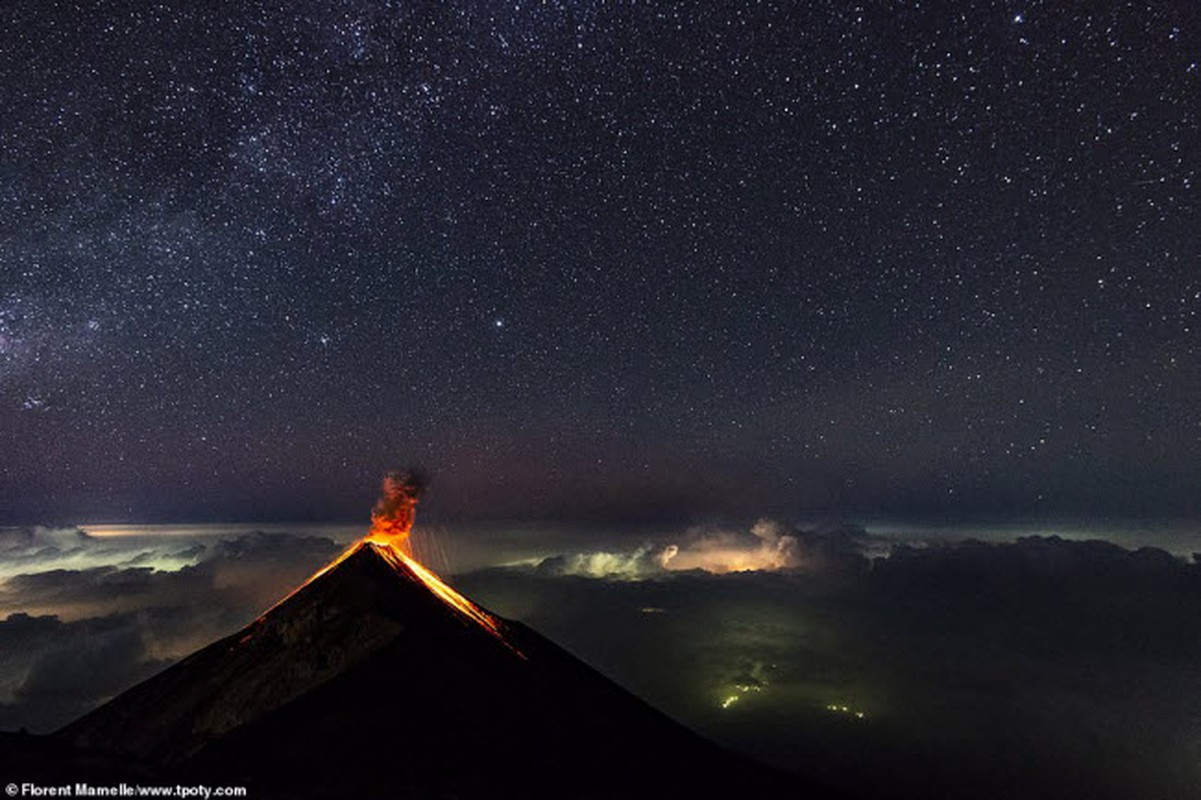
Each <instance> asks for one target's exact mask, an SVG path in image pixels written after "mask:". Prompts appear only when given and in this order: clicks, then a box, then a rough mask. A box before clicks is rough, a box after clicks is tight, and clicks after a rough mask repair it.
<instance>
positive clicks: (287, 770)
mask: <svg viewBox="0 0 1201 800" xmlns="http://www.w3.org/2000/svg"><path fill="white" fill-rule="evenodd" d="M55 736H56V737H58V738H59V739H61V740H65V741H67V742H70V743H72V744H73V745H75V746H77V747H80V748H85V749H87V750H91V751H100V752H108V753H113V754H116V755H120V756H123V757H132V758H136V759H138V760H139V761H140V762H143V763H150V764H156V765H161V766H160V769H161V771H162V773H161V774H162V775H163V776H170V777H172V778H181V779H183V778H186V779H189V780H194V781H199V782H204V783H208V784H214V783H221V784H225V785H245V786H247V787H249V789H250V792H251V796H252V797H254V798H263V797H279V798H284V797H288V798H296V797H311V798H326V797H330V798H332V797H339V798H343V797H390V798H397V797H422V798H426V797H445V798H451V797H454V798H494V797H495V798H519V797H520V798H543V797H548V798H549V797H555V798H564V797H578V798H585V797H587V798H610V797H611V798H619V797H620V798H629V797H714V798H716V797H723V798H726V797H730V796H737V797H792V798H797V797H829V796H830V794H829V793H828V792H825V791H823V790H820V789H817V788H815V787H810V786H805V785H801V784H798V783H797V782H795V781H793V780H792V779H791V778H786V777H784V776H781V775H779V774H777V773H774V772H771V771H769V770H767V769H766V768H762V767H759V766H758V765H755V764H753V763H751V762H749V761H746V760H744V759H742V758H741V757H739V756H736V755H734V754H732V753H729V752H728V751H725V750H723V749H721V748H719V747H717V746H716V745H714V744H712V743H710V742H708V741H706V740H704V739H702V738H700V737H698V736H696V735H695V734H693V733H692V732H690V731H688V730H687V729H686V728H684V727H683V726H681V725H679V724H678V723H676V722H674V721H672V720H671V719H669V718H667V717H666V716H664V715H663V714H661V713H659V712H658V711H656V710H654V709H653V708H651V707H650V706H649V705H647V704H645V703H643V702H642V701H641V700H639V699H637V698H636V697H634V696H633V695H631V694H629V693H628V692H626V691H625V690H623V689H622V688H620V687H619V686H617V685H616V684H614V683H612V682H611V681H609V680H608V679H606V678H604V677H603V676H602V675H600V674H599V673H597V672H596V671H594V670H593V669H591V668H590V667H588V666H587V665H585V664H584V663H583V662H581V661H579V660H578V659H576V658H575V657H573V656H572V655H570V654H569V653H567V652H566V651H564V650H562V649H561V648H559V647H557V646H556V645H554V644H553V643H551V642H550V641H548V640H547V639H545V638H543V637H542V636H540V635H538V634H537V633H535V632H534V631H532V630H530V629H529V628H526V627H525V626H523V625H521V624H520V623H515V622H510V621H506V620H503V619H501V618H499V617H496V616H494V615H492V614H490V613H489V612H487V611H486V610H484V609H482V608H480V607H479V606H476V605H474V604H473V603H471V602H470V601H468V600H466V599H465V598H463V597H462V596H461V595H459V594H458V593H456V592H454V590H453V589H450V588H449V587H447V586H446V585H445V584H442V583H441V581H439V580H438V579H437V577H436V576H433V575H432V573H429V572H428V571H426V570H425V569H424V568H423V567H421V566H420V564H418V563H416V562H414V561H412V560H411V559H409V558H408V557H406V556H404V555H402V554H401V552H400V551H399V550H397V549H395V548H393V547H392V546H390V545H387V544H379V543H373V542H360V543H359V544H357V545H355V546H353V547H352V548H350V549H349V550H348V551H347V552H346V553H344V554H343V555H342V556H341V557H340V558H339V559H338V560H336V561H335V562H334V563H333V564H331V565H330V566H329V567H327V568H326V569H325V570H323V571H322V572H319V573H318V574H317V575H315V576H314V577H313V578H312V579H310V580H309V581H308V582H306V583H305V584H304V585H302V586H301V587H300V588H299V589H297V590H296V591H294V592H293V593H292V594H291V595H289V596H288V597H286V598H284V599H283V600H282V601H280V603H278V604H277V605H276V606H275V607H274V608H272V609H270V610H269V611H268V612H266V613H265V614H264V615H263V616H261V617H260V618H259V619H258V620H256V621H255V622H253V623H252V624H251V625H249V626H247V627H246V628H244V629H243V630H241V631H239V632H238V633H235V634H234V635H232V636H230V637H228V638H225V639H222V640H220V641H217V642H215V643H213V644H212V645H209V646H208V647H206V648H204V649H202V650H199V651H198V652H196V653H195V654H193V655H192V656H190V657H188V658H186V659H185V660H183V661H181V662H180V663H178V664H176V665H175V666H173V667H171V668H169V669H167V670H166V671H164V672H162V673H160V674H159V675H157V676H155V677H153V678H151V679H149V680H147V681H145V682H143V683H141V684H139V685H137V686H135V687H133V688H132V689H130V690H129V691H127V692H125V693H124V694H122V695H120V696H118V697H117V698H115V699H113V700H112V701H110V702H109V703H107V704H105V705H104V706H101V707H100V708H98V709H96V710H95V711H93V712H91V713H89V714H87V715H86V716H84V717H82V718H80V719H79V720H77V721H75V722H74V723H72V724H70V725H68V726H67V727H66V728H64V729H62V730H61V731H59V732H58V733H56V734H55Z"/></svg>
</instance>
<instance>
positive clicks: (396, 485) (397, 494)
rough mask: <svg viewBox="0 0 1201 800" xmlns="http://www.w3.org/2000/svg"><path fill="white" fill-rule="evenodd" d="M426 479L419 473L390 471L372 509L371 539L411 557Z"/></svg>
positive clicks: (369, 537)
mask: <svg viewBox="0 0 1201 800" xmlns="http://www.w3.org/2000/svg"><path fill="white" fill-rule="evenodd" d="M425 484H426V480H425V477H424V476H423V475H421V473H419V472H417V471H416V470H400V471H395V472H389V473H388V474H387V475H385V476H384V482H383V485H382V487H381V492H380V497H379V500H377V501H375V508H373V509H372V510H371V533H370V534H369V535H368V537H367V538H368V539H370V540H371V541H375V542H380V543H383V544H390V545H393V546H394V547H398V548H400V549H401V550H402V551H403V552H405V553H406V554H411V548H410V545H409V533H410V532H411V531H412V530H413V520H414V518H415V517H416V515H417V501H418V499H420V497H421V493H422V492H423V491H424V490H425Z"/></svg>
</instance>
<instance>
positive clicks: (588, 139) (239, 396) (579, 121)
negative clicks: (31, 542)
mask: <svg viewBox="0 0 1201 800" xmlns="http://www.w3.org/2000/svg"><path fill="white" fill-rule="evenodd" d="M1102 6H1104V7H1102ZM1199 41H1201V40H1199V36H1198V18H1197V15H1196V12H1195V11H1194V10H1193V9H1191V8H1190V7H1189V4H1187V3H1175V4H1169V3H1163V4H1149V5H1140V4H1121V5H1116V4H1114V5H1112V6H1111V5H1107V4H1102V5H1097V6H1095V7H1094V6H1091V5H1090V6H1089V7H1088V9H1086V10H1081V8H1080V7H1074V8H1071V9H1069V8H1066V7H1063V6H1059V5H1056V4H1045V3H1037V2H1031V3H1000V2H998V3H983V2H967V3H947V4H940V3H922V4H917V3H913V4H900V3H892V4H866V5H862V6H855V5H854V4H850V3H841V2H828V3H798V4H776V3H762V4H755V5H754V6H753V7H751V4H744V3H730V4H667V3H651V4H642V3H637V4H635V3H595V2H578V3H577V2H558V3H532V2H517V3H508V4H504V5H500V4H492V3H476V2H465V3H448V4H435V3H393V2H367V0H343V1H340V2H295V3H263V2H258V3H237V4H234V3H230V4H228V5H227V6H226V7H225V8H224V9H223V10H222V9H219V8H218V7H217V6H213V5H212V4H195V3H174V2H162V3H154V4H151V3H141V2H128V3H103V4H100V3H94V4H93V3H85V4H67V3H60V2H48V1H47V0H37V1H34V0H18V2H11V3H6V4H5V6H4V8H3V10H0V43H2V44H0V100H2V103H3V108H4V114H3V115H0V437H2V438H0V516H3V517H5V518H10V519H11V520H13V521H42V520H52V519H66V520H69V521H88V520H92V521H95V520H103V519H131V520H138V519H141V520H167V519H182V518H195V519H202V518H207V519H240V518H245V519H249V518H300V517H338V516H362V513H363V509H364V508H369V506H370V498H371V495H372V493H373V491H374V485H375V482H376V480H377V479H378V475H379V474H381V472H382V471H383V470H384V469H385V468H387V467H390V466H393V465H395V464H397V463H421V464H423V465H424V466H425V467H426V469H427V470H428V471H429V472H430V473H431V474H432V475H433V476H434V491H432V493H431V498H430V510H431V512H432V513H433V514H434V516H437V514H438V513H439V509H441V510H442V513H447V512H449V511H450V510H453V511H454V513H459V514H465V515H469V516H470V515H502V516H503V515H519V516H520V515H525V516H533V515H579V516H601V515H613V516H632V517H645V516H657V515H688V514H696V513H761V512H762V513H776V512H783V511H807V512H837V513H851V514H853V513H880V514H902V515H903V514H924V515H951V516H954V515H971V514H978V513H990V514H1000V515H1021V516H1034V517H1037V516H1039V515H1041V514H1047V515H1054V514H1060V515H1062V514H1111V515H1140V514H1152V513H1154V514H1164V515H1169V516H1171V515H1191V514H1196V513H1197V512H1199V511H1201V499H1199V497H1198V495H1197V493H1196V485H1197V479H1198V477H1199V475H1198V466H1197V465H1198V464H1201V416H1199V413H1198V411H1197V408H1201V403H1198V401H1197V398H1198V397H1201V378H1199V376H1201V369H1199V366H1201V365H1199V364H1198V355H1199V351H1198V319H1197V314H1198V309H1199V308H1201V263H1199V259H1201V254H1199V248H1198V233H1197V231H1199V230H1201V214H1199V213H1198V203H1197V195H1196V187H1195V182H1196V180H1197V171H1198V162H1199V160H1201V140H1199V134H1198V129H1199V126H1198V109H1199V108H1201V102H1199V86H1201V83H1199V82H1201V70H1199V69H1198V66H1197V65H1198V62H1199V61H1201V44H1199Z"/></svg>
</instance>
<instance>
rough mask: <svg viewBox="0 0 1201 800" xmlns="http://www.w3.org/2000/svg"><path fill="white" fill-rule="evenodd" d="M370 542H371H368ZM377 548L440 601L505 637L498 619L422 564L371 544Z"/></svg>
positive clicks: (385, 546)
mask: <svg viewBox="0 0 1201 800" xmlns="http://www.w3.org/2000/svg"><path fill="white" fill-rule="evenodd" d="M368 541H369V542H370V540H368ZM370 544H371V545H372V546H373V547H375V551H376V552H377V553H379V554H380V555H381V556H383V557H384V559H385V560H387V561H388V563H390V564H391V565H392V566H393V567H396V568H398V569H408V570H409V571H410V572H412V573H413V574H414V575H415V576H416V577H417V579H418V580H419V581H421V582H422V583H424V584H425V586H426V588H427V589H429V590H430V591H431V592H433V593H434V594H435V595H436V596H437V597H438V599H439V600H441V601H442V602H443V603H446V604H447V605H448V606H450V607H451V608H453V609H454V610H455V611H457V612H459V614H461V615H463V616H464V617H466V618H467V619H469V620H471V621H472V622H474V623H476V624H477V625H479V626H481V627H483V628H485V629H486V630H487V631H488V632H489V633H491V634H492V635H493V636H495V637H497V638H498V639H501V640H502V641H503V640H504V638H505V635H504V634H503V633H502V632H501V630H500V623H499V622H498V621H497V619H496V617H494V616H492V615H491V614H489V613H488V612H487V611H484V609H482V608H480V607H479V606H477V605H476V604H475V603H473V602H471V601H470V600H468V599H467V598H466V597H464V596H463V595H461V594H459V593H458V592H456V591H455V590H454V589H452V588H450V587H449V586H447V585H446V584H445V583H443V582H442V579H441V578H439V577H438V576H437V575H435V574H434V573H433V572H431V571H430V570H428V569H426V568H425V567H423V566H422V565H421V564H420V563H418V562H417V561H415V560H414V559H412V558H411V557H409V556H407V555H405V554H404V553H402V552H401V551H400V550H399V549H398V548H396V547H393V546H390V545H383V546H381V545H379V544H378V543H376V542H370Z"/></svg>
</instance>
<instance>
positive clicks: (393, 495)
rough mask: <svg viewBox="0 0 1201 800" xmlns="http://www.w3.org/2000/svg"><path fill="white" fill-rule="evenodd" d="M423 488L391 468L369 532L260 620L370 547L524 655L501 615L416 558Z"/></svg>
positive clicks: (409, 475) (411, 477)
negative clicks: (415, 533)
mask: <svg viewBox="0 0 1201 800" xmlns="http://www.w3.org/2000/svg"><path fill="white" fill-rule="evenodd" d="M423 488H424V483H423V481H422V480H421V478H420V477H418V476H417V475H416V474H414V473H411V472H389V473H388V474H387V475H386V476H384V483H383V490H382V493H381V495H380V498H379V500H378V501H377V502H376V504H375V508H374V509H372V511H371V530H370V532H369V533H368V534H367V535H366V536H364V537H363V538H362V539H359V540H358V541H357V542H355V543H354V544H352V545H351V546H350V547H348V548H346V550H345V551H343V552H342V554H341V555H339V556H338V557H337V558H335V559H334V560H333V561H331V562H330V563H328V564H326V565H325V566H324V567H322V568H321V569H319V570H317V572H315V573H314V574H313V575H312V576H310V577H309V579H308V580H306V581H305V582H304V583H302V584H300V585H299V586H297V587H296V588H295V589H293V590H292V591H291V592H289V593H288V594H287V596H285V597H284V598H283V599H281V600H280V601H279V602H277V603H276V604H275V605H273V606H272V607H271V608H270V609H268V610H267V611H265V612H263V614H262V616H260V617H259V622H262V621H263V620H264V619H265V618H266V617H267V615H268V614H270V613H271V611H272V610H273V609H275V608H277V607H278V606H280V605H282V604H283V603H284V602H285V601H287V600H288V599H289V598H290V597H292V596H294V595H295V594H296V593H297V592H299V591H300V590H302V589H304V587H306V586H308V585H309V584H310V583H312V582H313V581H315V580H317V579H318V578H320V577H321V576H322V575H325V574H326V573H327V572H329V571H330V570H332V569H333V568H334V567H336V566H338V565H339V564H341V563H342V562H343V561H345V560H346V559H348V558H350V557H351V556H352V555H354V554H355V553H357V552H359V551H360V550H362V549H363V548H365V547H370V548H371V549H372V550H374V551H375V553H376V554H377V555H379V556H380V557H381V558H382V559H383V560H384V561H385V562H386V563H387V564H388V565H389V566H390V567H392V569H394V570H395V571H396V572H397V573H398V574H399V575H400V576H402V577H404V578H408V579H410V580H416V581H418V582H419V583H421V584H422V585H423V586H425V588H427V589H429V590H430V592H431V593H432V594H433V595H434V596H435V597H437V598H438V599H439V600H441V601H442V602H443V603H446V605H448V606H450V608H451V609H453V610H454V611H455V612H456V613H457V614H458V615H459V616H460V617H462V618H463V619H464V620H465V621H467V622H470V623H474V624H476V625H479V626H480V627H481V628H483V629H484V630H486V631H487V632H488V633H490V634H491V635H493V636H495V637H496V638H497V639H499V640H500V641H501V642H503V643H504V645H505V646H506V647H508V648H509V649H510V650H512V651H513V652H514V653H516V654H517V655H518V656H520V657H521V658H522V659H524V658H525V656H524V655H523V654H522V653H521V651H520V650H518V649H517V648H516V647H514V646H513V644H512V643H511V642H509V640H508V639H507V638H506V637H505V634H504V630H503V627H502V623H501V621H500V620H499V619H497V618H496V617H494V616H492V615H491V614H489V613H488V612H487V611H485V610H484V609H482V608H480V607H479V606H477V605H476V604H475V603H473V602H471V601H470V600H468V599H467V598H466V597H464V596H463V595H461V594H459V593H458V592H456V591H455V590H454V589H452V588H450V587H449V586H448V585H446V583H444V582H443V581H442V579H441V578H439V577H438V576H437V575H435V574H434V572H433V571H432V570H430V569H428V568H426V567H425V566H423V565H422V564H421V563H420V562H418V561H417V560H416V559H415V558H413V556H412V544H411V542H410V539H409V536H410V534H411V533H412V530H413V519H414V517H415V516H416V513H417V500H418V499H419V498H420V497H421V491H422V489H423ZM251 636H253V633H249V634H247V636H246V637H245V638H244V639H243V640H242V641H246V640H247V639H249V638H250V637H251Z"/></svg>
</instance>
